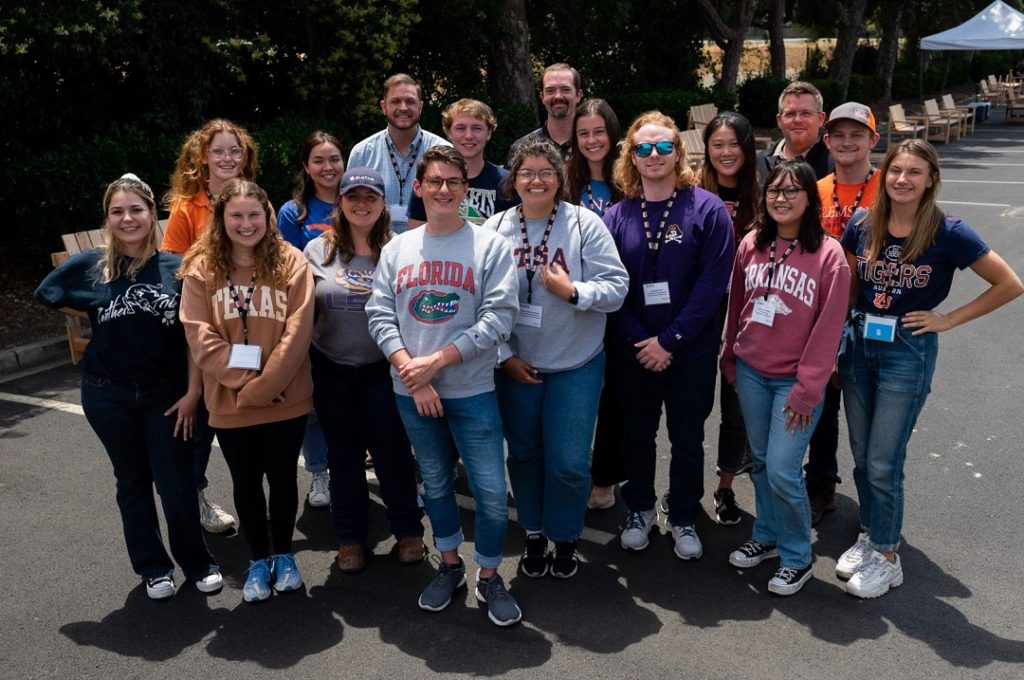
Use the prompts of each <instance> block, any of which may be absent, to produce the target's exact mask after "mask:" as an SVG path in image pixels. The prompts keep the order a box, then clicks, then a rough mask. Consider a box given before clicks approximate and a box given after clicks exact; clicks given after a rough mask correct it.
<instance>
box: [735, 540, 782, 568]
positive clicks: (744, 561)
mask: <svg viewBox="0 0 1024 680" xmlns="http://www.w3.org/2000/svg"><path fill="white" fill-rule="evenodd" d="M778 556H779V551H778V550H776V549H775V546H774V545H765V544H764V543H761V542H759V541H755V540H754V539H750V540H749V541H747V542H746V543H744V544H743V545H741V546H740V547H738V548H736V550H733V551H732V552H731V553H730V554H729V564H731V565H732V566H734V567H738V568H740V569H749V568H750V567H756V566H757V565H759V564H761V563H762V562H764V561H765V560H770V559H772V558H773V557H778Z"/></svg>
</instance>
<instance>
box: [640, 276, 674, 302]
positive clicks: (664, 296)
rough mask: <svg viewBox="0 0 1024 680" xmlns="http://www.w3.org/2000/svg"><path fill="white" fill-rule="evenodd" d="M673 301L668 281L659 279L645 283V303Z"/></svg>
mask: <svg viewBox="0 0 1024 680" xmlns="http://www.w3.org/2000/svg"><path fill="white" fill-rule="evenodd" d="M671 302H672V297H671V295H669V292H668V281H657V282H655V283H645V284H644V304H645V305H648V306H650V305H667V304H669V303H671Z"/></svg>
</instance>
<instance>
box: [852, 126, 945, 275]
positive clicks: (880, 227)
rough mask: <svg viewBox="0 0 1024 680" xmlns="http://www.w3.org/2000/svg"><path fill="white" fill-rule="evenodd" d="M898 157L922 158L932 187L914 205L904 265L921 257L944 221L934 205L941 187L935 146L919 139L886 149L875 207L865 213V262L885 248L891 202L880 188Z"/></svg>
mask: <svg viewBox="0 0 1024 680" xmlns="http://www.w3.org/2000/svg"><path fill="white" fill-rule="evenodd" d="M901 154H909V155H911V156H917V157H918V158H921V159H924V160H925V161H926V162H927V163H928V166H929V167H930V173H929V178H930V179H931V181H932V185H931V186H930V187H927V188H926V189H925V190H924V195H923V196H921V202H920V203H918V205H917V211H916V212H915V213H914V229H913V231H911V232H910V236H908V237H907V240H906V241H905V242H904V243H903V248H902V249H901V254H900V259H901V260H902V261H904V262H913V261H914V260H916V259H917V258H919V257H921V255H923V254H924V252H925V251H926V250H928V249H929V248H930V247H931V246H932V244H934V243H935V234H936V232H938V230H939V225H940V224H942V220H943V219H944V218H945V215H943V213H942V210H940V209H939V206H938V204H937V200H938V197H939V187H940V186H941V184H942V182H941V181H940V177H939V154H937V153H936V152H935V147H933V146H932V145H931V144H929V143H928V142H926V141H924V140H923V139H905V140H903V141H902V142H900V143H899V144H897V145H896V146H894V147H892V148H891V149H889V152H888V153H887V154H885V160H883V161H882V167H881V168H880V169H879V172H880V173H881V175H882V186H883V188H882V190H881V191H879V192H878V194H877V195H876V196H875V204H874V205H873V206H871V211H870V212H869V213H868V225H867V226H866V229H867V230H868V238H867V243H866V244H865V248H864V256H865V257H866V258H867V259H868V261H872V260H877V259H878V258H879V257H881V254H882V249H883V248H885V241H886V237H887V236H888V233H889V220H890V219H891V218H892V200H891V199H890V198H889V192H888V191H887V190H886V189H885V188H884V187H885V184H886V178H887V177H888V174H889V168H890V166H892V164H893V163H894V162H895V161H896V157H897V156H899V155H901Z"/></svg>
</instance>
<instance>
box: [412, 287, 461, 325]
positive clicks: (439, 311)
mask: <svg viewBox="0 0 1024 680" xmlns="http://www.w3.org/2000/svg"><path fill="white" fill-rule="evenodd" d="M409 313H410V314H412V315H413V317H414V318H416V320H417V321H422V322H423V323H431V324H434V323H444V322H445V321H451V320H452V319H454V318H455V315H456V314H458V313H459V294H458V293H440V292H438V291H436V290H425V291H422V292H420V293H417V294H416V297H414V298H413V299H412V300H411V301H410V302H409Z"/></svg>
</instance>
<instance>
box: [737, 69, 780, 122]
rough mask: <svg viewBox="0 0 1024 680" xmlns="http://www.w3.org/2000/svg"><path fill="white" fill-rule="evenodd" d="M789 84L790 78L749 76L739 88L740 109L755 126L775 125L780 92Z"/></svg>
mask: <svg viewBox="0 0 1024 680" xmlns="http://www.w3.org/2000/svg"><path fill="white" fill-rule="evenodd" d="M787 85H789V81H788V80H783V79H777V78H772V77H771V76H769V75H760V76H755V77H753V78H747V79H746V80H745V81H744V82H743V84H742V85H740V87H739V90H738V95H739V111H740V113H742V114H743V115H744V116H746V117H747V118H748V119H749V120H750V123H751V124H752V125H754V126H755V127H775V114H776V113H778V111H779V94H780V93H781V92H782V91H783V90H784V89H786V86H787Z"/></svg>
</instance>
